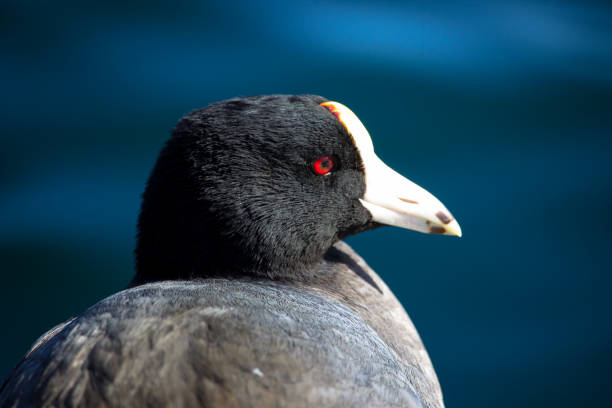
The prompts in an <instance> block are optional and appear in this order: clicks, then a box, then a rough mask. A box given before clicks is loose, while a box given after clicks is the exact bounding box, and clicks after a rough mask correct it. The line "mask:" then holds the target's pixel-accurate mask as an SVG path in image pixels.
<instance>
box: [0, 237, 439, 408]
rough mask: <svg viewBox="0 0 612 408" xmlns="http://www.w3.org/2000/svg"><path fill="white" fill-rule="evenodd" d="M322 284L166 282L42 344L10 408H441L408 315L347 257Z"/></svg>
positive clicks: (15, 377)
mask: <svg viewBox="0 0 612 408" xmlns="http://www.w3.org/2000/svg"><path fill="white" fill-rule="evenodd" d="M319 271H320V273H319V274H318V276H319V277H318V278H317V279H316V280H315V281H312V282H303V283H295V282H294V283H282V282H274V281H270V280H256V279H203V280H197V281H166V282H156V283H151V284H146V285H142V286H139V287H135V288H131V289H128V290H125V291H122V292H120V293H117V294H115V295H113V296H111V297H109V298H106V299H104V300H102V301H101V302H99V303H98V304H96V305H94V306H93V307H91V308H90V309H89V310H87V311H86V312H85V313H83V314H82V315H81V316H79V317H77V318H76V319H73V320H71V321H69V322H67V323H65V324H64V325H63V326H61V325H60V326H58V328H56V329H54V330H53V331H52V332H50V333H48V334H47V335H45V336H43V337H42V338H41V339H40V340H39V341H38V342H37V344H35V345H34V347H33V349H32V350H31V351H30V352H29V353H28V354H27V355H26V357H25V358H24V360H23V361H22V362H21V363H20V364H19V365H18V366H17V368H16V369H15V371H14V372H13V373H12V374H11V375H10V376H9V378H8V379H7V380H6V382H5V384H4V385H3V389H2V390H1V393H0V406H2V407H5V406H6V407H22V406H41V405H42V406H125V407H134V406H151V407H154V406H170V405H171V406H176V407H196V406H203V407H349V406H354V407H430V408H434V407H436V408H439V407H443V403H442V396H441V392H440V387H439V385H438V381H437V378H436V375H435V373H434V370H433V367H432V365H431V362H430V360H429V357H428V355H427V353H426V351H425V349H424V347H423V344H422V343H421V340H420V338H419V336H418V334H417V332H416V330H415V328H414V326H413V325H412V322H411V321H410V319H409V317H408V316H407V314H406V312H405V311H404V309H403V308H402V306H401V305H400V303H399V302H398V301H397V299H396V298H395V296H394V295H393V294H392V293H391V291H390V290H389V288H388V287H387V286H386V285H385V284H384V282H383V281H382V280H381V279H380V278H379V277H378V276H377V275H376V273H375V272H374V271H372V270H371V269H370V268H369V267H368V266H367V265H366V264H365V263H364V261H363V260H362V259H361V258H360V257H359V256H358V255H357V254H355V253H354V252H353V251H352V249H351V248H350V247H349V246H348V245H346V244H344V243H343V242H339V243H337V244H336V245H335V246H334V247H332V248H331V249H330V250H329V251H328V253H327V254H326V256H325V258H324V260H323V262H322V263H321V265H320V267H319Z"/></svg>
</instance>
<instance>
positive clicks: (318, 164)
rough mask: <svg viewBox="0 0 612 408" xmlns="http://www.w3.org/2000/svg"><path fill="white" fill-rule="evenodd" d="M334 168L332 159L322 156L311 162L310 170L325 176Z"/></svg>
mask: <svg viewBox="0 0 612 408" xmlns="http://www.w3.org/2000/svg"><path fill="white" fill-rule="evenodd" d="M333 168H334V159H333V158H332V157H331V156H323V157H319V158H318V159H316V160H315V161H314V162H312V170H313V171H314V173H315V174H318V175H320V176H325V175H327V174H329V173H330V172H331V171H332V170H333Z"/></svg>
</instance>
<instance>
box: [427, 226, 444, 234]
mask: <svg viewBox="0 0 612 408" xmlns="http://www.w3.org/2000/svg"><path fill="white" fill-rule="evenodd" d="M445 232H446V228H444V227H437V226H436V227H430V228H429V233H430V234H444V233H445Z"/></svg>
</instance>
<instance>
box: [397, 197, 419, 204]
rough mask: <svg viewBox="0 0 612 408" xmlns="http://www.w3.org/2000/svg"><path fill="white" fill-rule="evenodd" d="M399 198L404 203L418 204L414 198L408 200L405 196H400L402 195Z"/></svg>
mask: <svg viewBox="0 0 612 408" xmlns="http://www.w3.org/2000/svg"><path fill="white" fill-rule="evenodd" d="M398 198H399V199H400V200H402V201H403V202H405V203H410V204H418V203H419V202H418V201H414V200H409V199H407V198H402V197H398Z"/></svg>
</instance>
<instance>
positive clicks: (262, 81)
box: [0, 1, 612, 407]
mask: <svg viewBox="0 0 612 408" xmlns="http://www.w3.org/2000/svg"><path fill="white" fill-rule="evenodd" d="M56 3H57V2H47V1H3V2H2V3H0V95H1V96H2V97H1V98H0V125H1V129H2V130H1V132H0V138H1V139H0V140H1V147H0V265H1V266H0V268H1V274H2V275H1V276H2V280H1V284H0V285H1V286H0V310H1V311H2V315H1V316H2V317H1V319H2V320H1V322H2V326H3V328H2V330H1V334H0V350H2V352H1V353H0V377H4V376H5V375H6V374H8V372H9V371H10V369H11V368H12V366H13V365H14V364H16V363H17V362H18V361H19V359H20V357H21V356H22V354H23V353H24V352H25V351H26V350H27V348H28V347H29V345H30V344H31V343H32V342H33V341H34V340H35V339H36V338H37V336H38V335H40V334H41V333H42V332H43V331H45V330H46V329H48V328H50V327H51V326H52V325H54V324H56V323H58V322H60V321H63V320H65V319H66V318H68V317H70V316H73V315H75V314H78V313H80V312H82V311H83V310H84V309H85V308H86V307H88V306H89V305H91V304H93V303H95V302H96V301H98V300H99V299H101V298H103V297H105V296H107V295H110V294H112V293H114V292H116V291H118V290H120V289H121V288H123V287H124V286H125V285H126V284H127V283H128V281H129V280H130V278H131V275H132V249H133V246H134V235H135V221H136V217H137V214H138V208H139V202H140V194H141V193H142V191H143V187H144V182H145V179H146V178H147V176H148V173H149V171H150V169H151V167H152V165H153V162H154V160H155V158H156V156H157V154H158V152H159V149H160V148H161V146H162V143H163V142H164V140H165V139H166V138H167V137H168V135H169V132H170V130H171V129H172V127H173V126H174V124H175V123H176V121H177V119H178V118H180V117H181V116H182V115H183V114H184V113H186V112H188V111H190V110H192V109H194V108H198V107H202V106H205V105H207V104H209V103H211V102H214V101H217V100H221V99H226V98H229V97H233V96H238V95H250V94H258V93H317V94H321V95H324V96H326V97H328V98H330V99H333V100H337V101H340V102H342V103H344V104H346V105H348V106H349V107H351V108H352V109H353V110H354V111H355V112H356V113H357V114H358V115H359V116H360V118H361V119H362V121H363V122H364V123H365V125H366V126H367V127H368V129H369V130H370V133H371V134H372V136H373V139H374V142H375V146H376V149H377V152H378V153H379V155H380V156H381V157H382V158H383V159H384V160H385V161H386V162H387V163H388V164H389V165H391V166H392V167H394V168H395V169H396V170H398V171H399V172H400V173H402V174H404V175H406V176H408V177H409V178H411V179H412V180H413V181H415V182H417V183H418V184H420V185H422V186H424V187H425V188H427V189H429V190H430V191H431V192H433V193H434V194H435V195H436V196H438V198H440V199H441V200H442V201H443V202H444V203H445V204H446V205H447V207H448V208H449V209H450V210H451V211H452V212H453V213H454V215H455V216H456V217H457V218H458V220H459V221H460V223H461V226H462V228H463V231H464V237H463V238H462V239H460V240H459V239H453V238H449V237H439V236H427V235H422V234H418V233H414V232H409V231H405V230H400V229H393V228H382V229H380V230H376V231H371V232H367V233H364V234H362V235H359V236H355V237H352V238H350V239H349V243H350V244H351V245H353V246H354V247H355V248H356V249H357V250H358V251H359V252H360V253H361V255H362V256H364V258H365V259H366V260H367V261H368V262H369V263H370V265H371V266H373V267H374V268H375V269H376V270H377V271H378V273H379V274H380V275H381V276H382V277H383V278H384V279H385V280H386V282H387V283H388V284H389V286H390V287H391V288H392V289H393V290H394V292H395V293H396V295H397V296H398V298H399V299H400V300H401V302H402V303H403V304H404V306H405V308H406V309H407V311H408V312H409V314H410V315H411V317H412V318H413V320H414V322H415V324H416V326H417V327H418V329H419V331H420V333H421V335H422V337H423V340H424V342H425V344H426V346H427V348H428V350H429V352H430V355H431V358H432V360H433V362H434V365H435V367H436V369H437V372H438V375H439V378H440V381H441V383H442V387H443V390H444V394H445V400H446V402H447V405H448V406H449V407H473V406H489V407H491V406H495V407H517V406H551V407H553V406H554V407H576V406H589V407H594V406H601V407H609V406H612V395H611V386H612V384H611V381H610V378H611V376H610V367H611V366H612V324H611V319H610V311H611V310H612V299H611V294H610V292H611V289H612V275H611V273H610V272H611V271H612V268H611V267H610V252H611V251H612V245H611V243H612V239H611V234H612V216H611V212H612V156H611V155H612V6H611V5H610V3H608V4H606V3H603V2H602V3H595V2H578V1H576V2H573V3H570V2H552V1H549V2H545V1H524V2H520V1H490V2H483V4H477V3H466V4H461V5H459V4H458V3H452V2H442V3H439V2H435V5H434V4H430V3H434V2H418V3H411V4H409V5H408V4H407V3H404V2H391V1H386V2H384V1H383V2H377V3H371V4H370V3H367V2H359V1H345V2H334V1H331V2H309V1H293V2H281V1H276V2H275V1H271V2H251V3H240V2H235V1H222V2H194V1H176V2H168V3H165V2H158V1H152V2H151V1H141V2H131V3H130V4H129V5H126V4H124V2H122V1H107V2H104V4H98V5H85V4H83V3H88V2H61V3H63V5H62V6H59V5H57V4H56Z"/></svg>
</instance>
